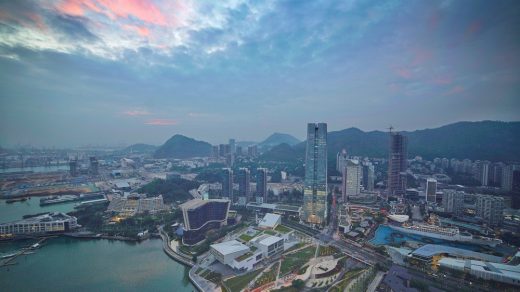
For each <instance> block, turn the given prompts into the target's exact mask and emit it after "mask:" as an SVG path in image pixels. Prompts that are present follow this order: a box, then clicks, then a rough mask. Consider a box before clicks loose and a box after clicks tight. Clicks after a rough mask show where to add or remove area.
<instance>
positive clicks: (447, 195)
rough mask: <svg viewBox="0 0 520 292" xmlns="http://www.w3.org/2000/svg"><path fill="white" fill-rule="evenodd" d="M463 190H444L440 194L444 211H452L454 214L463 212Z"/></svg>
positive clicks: (460, 214)
mask: <svg viewBox="0 0 520 292" xmlns="http://www.w3.org/2000/svg"><path fill="white" fill-rule="evenodd" d="M464 195H465V194H464V192H462V191H456V190H444V193H443V194H442V207H443V208H444V212H447V213H453V214H454V215H455V216H462V215H463V214H464Z"/></svg>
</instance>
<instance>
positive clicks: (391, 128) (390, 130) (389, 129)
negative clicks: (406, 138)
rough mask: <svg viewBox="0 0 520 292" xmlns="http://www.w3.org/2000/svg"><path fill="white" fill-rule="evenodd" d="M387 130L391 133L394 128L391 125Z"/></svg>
mask: <svg viewBox="0 0 520 292" xmlns="http://www.w3.org/2000/svg"><path fill="white" fill-rule="evenodd" d="M387 129H388V131H389V132H390V133H392V130H393V129H394V127H393V126H392V125H390V127H388V128H387Z"/></svg>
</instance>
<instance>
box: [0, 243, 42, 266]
mask: <svg viewBox="0 0 520 292" xmlns="http://www.w3.org/2000/svg"><path fill="white" fill-rule="evenodd" d="M48 238H50V237H44V238H41V239H40V240H38V242H37V243H34V244H32V245H30V246H28V247H24V248H22V249H21V250H20V251H18V252H17V253H16V254H15V255H13V256H12V257H8V258H7V259H4V261H3V262H2V263H0V267H6V266H12V265H16V264H17V263H14V262H13V261H14V260H15V259H16V258H18V257H19V256H22V255H28V254H33V253H34V252H33V250H35V249H36V248H39V247H40V246H41V244H42V243H43V242H44V241H45V240H47V239H48Z"/></svg>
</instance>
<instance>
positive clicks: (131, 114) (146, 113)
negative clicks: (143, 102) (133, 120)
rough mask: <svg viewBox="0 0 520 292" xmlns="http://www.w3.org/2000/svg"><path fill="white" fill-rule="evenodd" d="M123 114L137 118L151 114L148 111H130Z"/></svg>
mask: <svg viewBox="0 0 520 292" xmlns="http://www.w3.org/2000/svg"><path fill="white" fill-rule="evenodd" d="M123 114H124V115H126V116H131V117H137V116H147V115H149V114H150V112H148V111H146V110H129V111H125V112H123Z"/></svg>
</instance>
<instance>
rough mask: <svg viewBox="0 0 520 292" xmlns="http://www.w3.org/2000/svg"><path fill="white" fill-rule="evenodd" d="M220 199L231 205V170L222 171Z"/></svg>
mask: <svg viewBox="0 0 520 292" xmlns="http://www.w3.org/2000/svg"><path fill="white" fill-rule="evenodd" d="M222 197H224V198H227V199H229V200H230V201H231V203H233V170H231V168H224V169H222Z"/></svg>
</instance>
